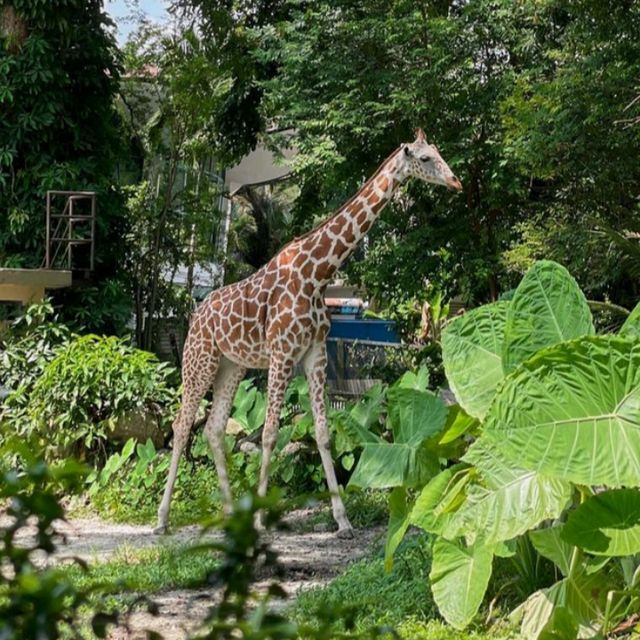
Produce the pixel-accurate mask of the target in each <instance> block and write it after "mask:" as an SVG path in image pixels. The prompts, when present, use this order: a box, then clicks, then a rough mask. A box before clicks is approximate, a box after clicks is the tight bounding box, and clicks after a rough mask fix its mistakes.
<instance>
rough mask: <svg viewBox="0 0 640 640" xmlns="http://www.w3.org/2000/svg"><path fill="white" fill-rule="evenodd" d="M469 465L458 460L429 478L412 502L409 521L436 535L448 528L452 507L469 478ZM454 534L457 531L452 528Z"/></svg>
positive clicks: (452, 512) (449, 528) (457, 502)
mask: <svg viewBox="0 0 640 640" xmlns="http://www.w3.org/2000/svg"><path fill="white" fill-rule="evenodd" d="M468 469H469V467H467V466H466V465H464V464H457V465H454V466H452V467H448V468H447V469H445V470H444V471H441V472H440V473H439V474H438V475H437V476H435V477H434V478H432V479H431V480H430V481H429V482H428V483H427V484H426V486H425V487H424V488H423V489H422V491H421V492H420V494H419V495H418V498H417V499H416V501H415V504H414V505H413V509H412V510H411V513H410V514H409V521H410V523H411V524H413V525H415V526H417V527H420V528H421V529H424V530H425V531H429V532H431V533H437V534H438V535H444V533H445V531H447V532H449V531H450V530H451V526H450V523H451V519H452V517H453V514H454V513H455V509H456V508H457V507H458V506H459V504H460V503H461V502H462V500H463V499H464V494H463V491H464V488H465V486H466V485H467V483H468V482H469V473H468ZM456 535H457V532H454V534H453V536H452V537H455V536H456ZM447 537H449V536H447Z"/></svg>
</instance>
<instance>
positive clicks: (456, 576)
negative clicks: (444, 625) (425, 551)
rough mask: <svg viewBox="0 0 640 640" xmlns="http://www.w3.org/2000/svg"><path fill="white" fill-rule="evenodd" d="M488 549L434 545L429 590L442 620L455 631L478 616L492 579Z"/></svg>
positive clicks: (490, 558) (456, 545) (491, 554)
mask: <svg viewBox="0 0 640 640" xmlns="http://www.w3.org/2000/svg"><path fill="white" fill-rule="evenodd" d="M492 560H493V551H492V549H491V547H484V546H473V547H464V546H462V545H461V544H457V543H455V542H449V541H448V540H444V539H442V538H439V539H438V540H436V541H435V543H434V544H433V563H432V565H431V575H430V578H431V590H432V592H433V599H434V600H435V603H436V604H437V605H438V610H439V611H440V613H441V614H442V617H443V618H444V619H445V620H446V621H447V622H448V623H449V624H450V625H452V626H453V627H455V628H456V629H463V628H464V627H466V626H467V625H468V624H469V623H470V622H471V620H472V619H473V617H474V616H475V615H476V613H477V612H478V609H479V608H480V605H481V604H482V600H483V598H484V594H485V592H486V590H487V585H488V584H489V578H490V577H491V568H492Z"/></svg>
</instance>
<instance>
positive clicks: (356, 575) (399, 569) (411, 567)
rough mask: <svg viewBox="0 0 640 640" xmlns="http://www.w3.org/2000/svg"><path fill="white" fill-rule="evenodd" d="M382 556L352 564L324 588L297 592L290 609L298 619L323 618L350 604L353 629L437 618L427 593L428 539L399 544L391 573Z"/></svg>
mask: <svg viewBox="0 0 640 640" xmlns="http://www.w3.org/2000/svg"><path fill="white" fill-rule="evenodd" d="M383 564H384V563H383V558H382V555H381V554H376V556H375V557H373V558H367V559H365V560H361V561H359V562H356V563H353V564H351V565H350V566H349V567H348V568H347V569H346V571H345V572H344V573H343V574H341V575H340V576H338V577H337V578H336V579H335V580H333V582H331V583H330V584H329V585H327V586H326V587H322V588H318V589H313V590H310V591H307V592H305V593H303V594H301V595H300V596H299V597H298V600H297V601H296V603H295V606H294V607H293V615H294V617H295V618H296V619H297V620H299V621H313V620H317V619H322V618H323V617H324V616H325V615H326V612H327V611H331V610H336V609H339V608H340V607H342V606H343V605H344V603H348V604H349V606H350V607H353V609H354V620H353V621H354V624H355V626H356V628H357V629H361V630H364V629H368V628H370V627H372V626H376V625H391V626H397V625H399V624H400V623H402V622H403V621H404V620H405V619H407V618H409V617H411V616H414V617H416V618H417V619H421V620H427V619H430V618H433V617H434V616H435V615H436V607H435V605H434V603H433V600H432V598H431V592H430V590H429V581H428V577H429V566H430V558H429V548H428V544H427V541H426V538H425V537H423V536H415V537H413V538H412V539H410V540H408V542H407V543H406V544H405V545H404V546H403V548H402V549H401V552H400V553H399V555H398V557H397V558H396V562H395V565H394V568H393V570H392V571H391V572H390V573H385V571H384V566H383Z"/></svg>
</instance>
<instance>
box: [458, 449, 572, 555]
mask: <svg viewBox="0 0 640 640" xmlns="http://www.w3.org/2000/svg"><path fill="white" fill-rule="evenodd" d="M463 459H464V461H465V462H468V463H470V464H473V465H475V467H476V469H477V471H478V472H479V473H480V476H481V479H482V481H483V482H482V484H471V485H469V486H468V487H467V499H466V500H465V502H464V504H463V505H462V506H461V507H460V509H459V510H458V512H457V513H456V516H455V517H456V521H457V523H458V526H459V527H460V529H461V530H462V531H464V532H465V533H466V534H468V535H470V536H475V535H476V533H477V534H479V535H480V536H481V539H482V541H483V542H484V543H485V544H495V543H496V542H501V541H504V540H511V539H512V538H515V537H516V536H519V535H521V534H523V533H524V532H525V531H528V530H529V529H532V528H533V527H535V526H537V525H538V524H540V522H542V521H543V520H546V519H548V518H557V517H558V516H559V515H560V514H561V513H562V512H563V511H564V509H565V507H566V506H567V503H568V502H569V500H570V498H571V491H572V489H571V484H570V483H569V482H566V481H564V480H559V479H556V478H547V477H544V476H542V475H541V474H539V473H536V472H535V471H527V470H525V469H521V468H518V467H517V466H516V465H513V464H511V463H510V462H509V461H507V460H505V458H504V457H503V456H502V455H501V454H500V453H499V451H498V450H497V449H496V448H495V447H492V446H491V445H490V444H489V443H488V442H487V441H485V440H483V439H482V438H481V439H480V440H478V441H476V443H475V444H474V445H473V446H472V447H471V448H470V449H469V451H468V452H467V454H466V455H465V456H464V458H463Z"/></svg>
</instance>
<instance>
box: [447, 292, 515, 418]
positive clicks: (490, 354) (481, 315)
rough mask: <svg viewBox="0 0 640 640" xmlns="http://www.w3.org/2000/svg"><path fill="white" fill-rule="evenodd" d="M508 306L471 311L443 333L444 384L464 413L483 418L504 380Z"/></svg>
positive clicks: (499, 304) (498, 304) (500, 305)
mask: <svg viewBox="0 0 640 640" xmlns="http://www.w3.org/2000/svg"><path fill="white" fill-rule="evenodd" d="M508 304H509V303H507V302H496V303H494V304H487V305H484V306H482V307H479V308H477V309H473V310H472V311H469V312H468V313H465V314H464V315H463V316H460V317H459V318H456V319H455V320H453V321H452V322H451V323H450V324H449V325H447V327H446V329H445V330H444V331H443V333H442V360H443V363H444V369H445V373H446V374H447V380H448V381H449V385H450V386H451V389H452V390H453V392H454V394H455V396H456V398H457V400H458V402H459V403H460V405H461V406H462V407H463V408H464V410H465V411H466V412H467V413H468V414H469V415H471V416H474V417H476V418H480V419H482V418H484V416H485V414H486V412H487V410H488V409H489V405H490V404H491V401H492V399H493V396H494V395H495V392H496V389H497V387H498V385H499V384H500V381H501V380H502V378H503V377H504V373H503V370H502V339H503V335H504V327H505V323H506V319H507V309H508Z"/></svg>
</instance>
